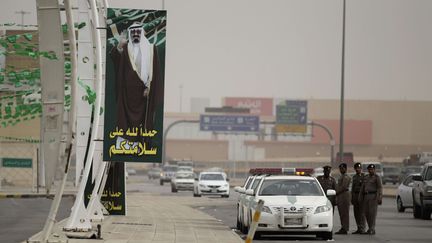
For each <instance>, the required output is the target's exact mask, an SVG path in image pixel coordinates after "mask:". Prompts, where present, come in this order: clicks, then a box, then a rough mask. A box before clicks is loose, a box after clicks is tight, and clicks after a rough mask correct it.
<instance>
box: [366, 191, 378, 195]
mask: <svg viewBox="0 0 432 243" xmlns="http://www.w3.org/2000/svg"><path fill="white" fill-rule="evenodd" d="M376 193H377V192H376V191H375V192H365V193H364V194H376Z"/></svg>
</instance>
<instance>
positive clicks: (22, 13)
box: [15, 9, 30, 30]
mask: <svg viewBox="0 0 432 243" xmlns="http://www.w3.org/2000/svg"><path fill="white" fill-rule="evenodd" d="M15 14H21V30H23V29H24V15H26V14H30V12H26V11H24V10H22V9H21V10H20V11H15Z"/></svg>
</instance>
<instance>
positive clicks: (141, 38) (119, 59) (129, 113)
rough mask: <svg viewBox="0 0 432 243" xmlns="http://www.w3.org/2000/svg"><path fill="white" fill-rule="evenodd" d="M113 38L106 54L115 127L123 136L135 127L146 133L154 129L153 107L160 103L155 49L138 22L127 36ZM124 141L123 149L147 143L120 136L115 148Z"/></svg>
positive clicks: (134, 137) (132, 137)
mask: <svg viewBox="0 0 432 243" xmlns="http://www.w3.org/2000/svg"><path fill="white" fill-rule="evenodd" d="M117 38H118V40H119V44H118V45H117V47H114V48H113V49H112V50H111V52H110V54H111V57H112V60H113V63H114V69H115V73H116V78H115V92H116V104H117V123H116V125H117V127H118V129H122V130H123V131H124V132H125V133H126V131H127V130H128V129H135V128H138V129H142V131H144V130H146V131H150V130H152V129H153V128H154V122H155V109H156V108H157V107H156V106H158V105H162V104H163V93H162V92H163V86H162V80H160V79H161V74H160V67H159V60H158V56H157V49H156V47H155V45H153V44H151V43H150V42H149V41H148V39H147V38H146V37H145V32H144V28H143V27H142V25H141V24H140V23H134V24H132V25H131V26H129V28H128V29H127V35H126V33H122V35H121V36H117ZM126 38H127V39H126ZM125 49H127V51H125ZM124 140H127V143H126V144H125V148H126V149H129V146H132V148H133V147H136V146H137V145H138V143H139V142H141V143H143V144H144V142H146V143H149V141H144V140H145V138H144V137H140V136H128V135H124V136H122V137H117V142H116V147H119V146H120V143H122V142H123V141H124ZM132 142H133V144H132Z"/></svg>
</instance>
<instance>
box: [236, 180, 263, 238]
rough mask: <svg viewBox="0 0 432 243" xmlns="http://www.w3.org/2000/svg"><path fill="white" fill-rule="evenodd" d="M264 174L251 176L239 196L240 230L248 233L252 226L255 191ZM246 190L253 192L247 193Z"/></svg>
mask: <svg viewBox="0 0 432 243" xmlns="http://www.w3.org/2000/svg"><path fill="white" fill-rule="evenodd" d="M263 178H264V175H260V174H258V175H255V176H253V177H252V178H251V182H250V183H249V185H248V186H247V187H246V188H245V189H243V190H242V189H241V190H240V193H241V194H240V196H239V209H238V213H237V215H238V220H239V222H240V223H239V226H240V230H241V231H242V232H243V233H245V234H247V233H248V231H249V227H250V222H251V221H252V215H251V211H250V210H249V209H250V208H251V207H252V206H253V202H254V197H255V192H256V190H257V187H258V185H259V184H260V182H261V180H262V179H263ZM246 191H249V192H252V193H249V194H247V193H246Z"/></svg>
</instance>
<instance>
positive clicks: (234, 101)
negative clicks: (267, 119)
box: [223, 97, 273, 116]
mask: <svg viewBox="0 0 432 243" xmlns="http://www.w3.org/2000/svg"><path fill="white" fill-rule="evenodd" d="M223 105H224V106H232V107H240V108H249V109H250V114H253V115H259V116H273V99H272V98H252V97H251V98H248V97H225V98H224V99H223Z"/></svg>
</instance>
